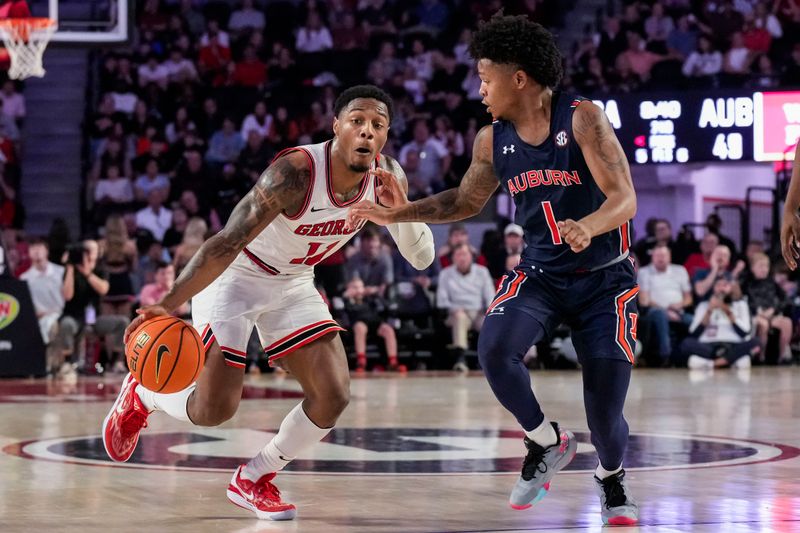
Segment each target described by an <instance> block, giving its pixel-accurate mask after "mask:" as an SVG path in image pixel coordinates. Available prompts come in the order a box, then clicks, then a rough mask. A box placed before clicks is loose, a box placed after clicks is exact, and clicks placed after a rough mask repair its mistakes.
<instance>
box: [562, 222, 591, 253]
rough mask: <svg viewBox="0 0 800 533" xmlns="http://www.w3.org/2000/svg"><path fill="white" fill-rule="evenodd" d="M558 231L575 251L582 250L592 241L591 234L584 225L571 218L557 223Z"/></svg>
mask: <svg viewBox="0 0 800 533" xmlns="http://www.w3.org/2000/svg"><path fill="white" fill-rule="evenodd" d="M558 232H559V233H560V234H561V238H562V239H563V241H564V242H565V243H566V244H568V245H569V247H570V248H571V249H572V251H573V252H575V253H578V252H582V251H584V250H585V249H586V248H588V247H589V243H590V242H592V236H591V234H590V233H589V230H588V229H587V228H586V226H585V225H584V224H581V223H580V222H575V221H574V220H572V219H571V218H568V219H567V220H564V221H562V222H559V223H558Z"/></svg>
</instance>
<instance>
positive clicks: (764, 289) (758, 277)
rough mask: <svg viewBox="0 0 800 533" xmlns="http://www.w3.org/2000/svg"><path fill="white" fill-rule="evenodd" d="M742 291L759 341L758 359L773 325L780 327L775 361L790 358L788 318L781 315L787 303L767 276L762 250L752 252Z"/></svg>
mask: <svg viewBox="0 0 800 533" xmlns="http://www.w3.org/2000/svg"><path fill="white" fill-rule="evenodd" d="M742 292H743V293H744V294H745V296H747V303H748V305H749V306H750V312H751V313H752V314H753V317H754V318H753V322H754V324H755V330H756V331H755V334H756V338H757V339H758V340H759V342H760V343H761V354H760V359H761V360H762V361H763V360H764V358H765V356H766V349H767V335H768V334H769V332H770V330H771V329H777V330H778V331H780V340H779V345H778V358H779V359H778V361H779V362H780V363H789V362H791V361H792V349H791V347H790V345H789V343H790V341H791V340H792V319H791V318H789V317H786V316H784V315H783V310H784V308H785V307H786V305H787V304H788V302H787V299H786V293H784V292H783V289H781V288H780V286H779V285H778V284H777V283H776V282H775V280H774V279H772V278H771V277H770V261H769V257H767V255H766V254H763V253H756V254H753V258H752V260H751V261H750V275H749V276H748V279H747V281H746V282H745V284H744V285H743V286H742Z"/></svg>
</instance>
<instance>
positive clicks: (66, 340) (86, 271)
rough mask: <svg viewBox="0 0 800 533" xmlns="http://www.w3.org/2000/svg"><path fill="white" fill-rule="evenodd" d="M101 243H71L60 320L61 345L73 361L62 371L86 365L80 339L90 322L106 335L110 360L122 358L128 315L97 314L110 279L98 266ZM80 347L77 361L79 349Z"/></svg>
mask: <svg viewBox="0 0 800 533" xmlns="http://www.w3.org/2000/svg"><path fill="white" fill-rule="evenodd" d="M98 251H99V248H98V245H97V242H96V241H92V240H86V241H83V243H82V244H80V245H78V246H75V247H71V248H70V249H69V251H68V258H67V264H66V271H65V273H64V299H65V300H66V303H65V305H64V314H63V315H62V317H61V320H60V321H59V332H58V337H57V338H56V343H57V346H58V347H59V348H60V349H61V351H62V353H63V355H64V356H65V358H66V359H68V360H69V359H71V360H72V364H71V365H65V366H64V367H62V374H65V375H74V374H75V368H76V366H81V367H84V366H85V364H86V360H85V358H86V354H85V353H84V350H82V346H81V344H80V342H79V341H80V340H81V338H82V336H83V333H84V332H85V330H86V327H87V326H91V327H92V328H93V331H94V333H95V334H96V335H98V336H100V337H106V340H107V342H108V344H109V345H110V348H109V349H108V350H107V352H108V354H109V356H110V357H109V359H110V361H109V363H111V362H113V361H115V360H118V361H119V364H118V365H117V366H122V364H123V363H122V360H121V359H118V355H119V354H121V353H122V350H123V348H124V345H123V341H122V335H123V333H124V332H125V327H126V326H127V325H128V317H125V316H122V315H102V316H97V315H96V313H97V309H99V307H100V298H101V297H102V296H104V295H105V294H106V293H108V289H109V283H108V281H107V280H106V279H105V275H104V274H103V273H102V272H99V271H98V270H97V258H98ZM76 347H78V351H79V353H78V356H77V361H76V360H75V357H76V356H75V355H74V354H75V351H76Z"/></svg>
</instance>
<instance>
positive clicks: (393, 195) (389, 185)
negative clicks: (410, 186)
mask: <svg viewBox="0 0 800 533" xmlns="http://www.w3.org/2000/svg"><path fill="white" fill-rule="evenodd" d="M370 174H372V175H373V176H377V178H378V190H377V193H378V201H379V202H380V203H381V205H385V206H386V207H398V206H401V205H405V204H407V203H408V196H406V191H404V190H403V186H402V185H400V181H398V179H397V176H395V175H394V174H392V173H391V172H389V171H388V170H386V169H385V168H376V169H375V170H371V171H370Z"/></svg>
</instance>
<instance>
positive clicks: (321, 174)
mask: <svg viewBox="0 0 800 533" xmlns="http://www.w3.org/2000/svg"><path fill="white" fill-rule="evenodd" d="M332 144H333V143H332V141H327V142H324V143H320V144H309V145H305V146H298V147H295V148H290V149H287V150H285V151H283V152H281V153H280V154H278V155H277V156H276V159H277V158H278V157H281V156H282V155H284V154H286V153H288V152H291V151H295V150H298V151H301V152H303V153H305V154H306V156H307V157H308V159H309V165H310V166H311V181H310V186H309V189H308V191H307V192H306V198H305V201H304V202H303V206H302V207H301V208H300V211H299V212H298V213H297V214H294V216H288V215H287V214H285V213H281V214H280V215H278V216H277V217H275V220H273V221H272V222H271V223H270V224H269V226H267V227H266V228H265V229H264V231H262V232H261V233H259V234H258V236H256V238H255V239H253V240H252V241H251V242H250V244H248V245H247V246H246V247H245V249H244V251H243V253H242V255H241V256H240V257H239V258H238V262H240V263H241V262H246V263H249V264H250V265H251V266H253V267H255V268H258V269H260V270H262V271H263V272H265V273H267V274H271V275H273V276H296V275H301V274H311V275H313V269H314V265H316V264H317V263H319V262H320V261H322V260H323V259H325V258H326V257H328V256H330V255H331V254H333V253H334V252H335V251H336V250H338V249H339V248H341V247H342V246H344V245H345V243H347V241H349V240H350V239H351V238H352V237H353V236H354V235H355V234H356V233H357V232H358V230H359V229H361V226H363V225H364V223H362V224H361V225H360V226H359V227H358V228H354V229H352V230H347V229H346V228H345V221H346V219H347V211H348V209H349V208H350V206H352V205H353V204H355V203H357V202H361V201H363V200H371V201H373V202H376V201H377V200H376V198H377V195H376V187H377V178H376V177H375V176H371V175H369V174H366V173H365V175H364V179H363V180H362V184H361V190H360V191H359V192H358V194H357V195H356V196H354V197H353V198H352V199H351V200H348V201H347V202H339V201H337V200H336V196H335V195H334V192H333V181H332V176H331V146H332ZM378 157H379V158H380V156H378ZM273 161H274V160H273ZM373 166H377V160H376V162H375V163H373Z"/></svg>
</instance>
